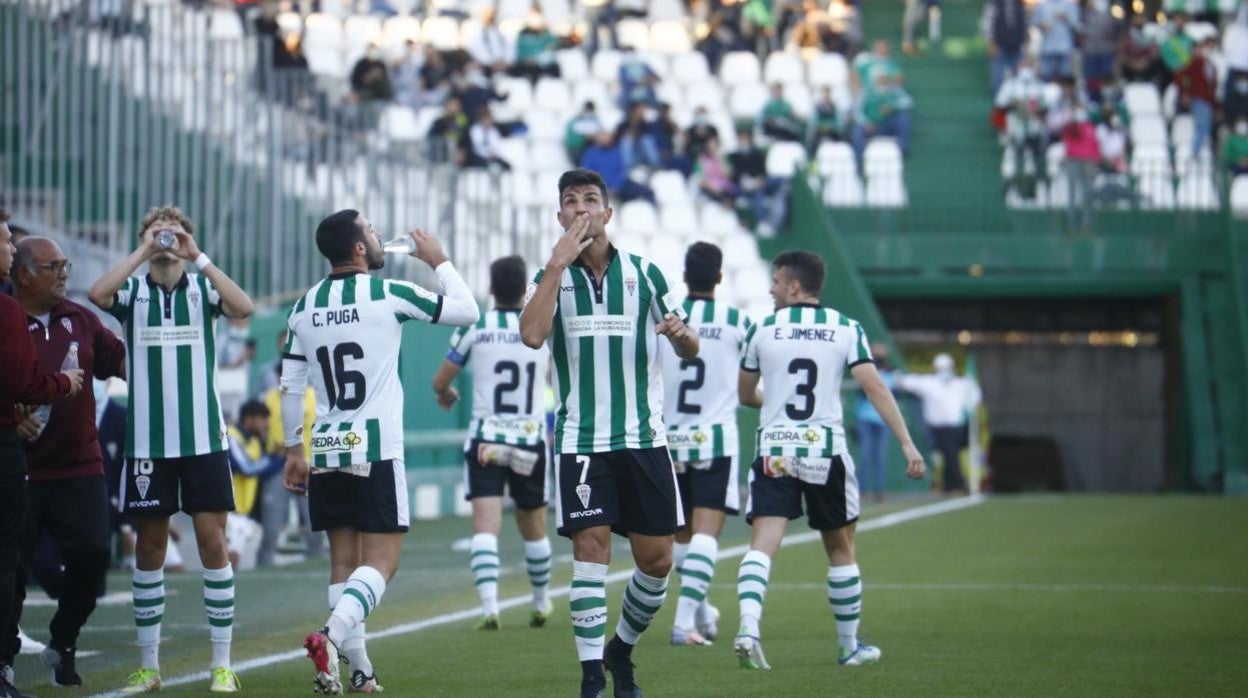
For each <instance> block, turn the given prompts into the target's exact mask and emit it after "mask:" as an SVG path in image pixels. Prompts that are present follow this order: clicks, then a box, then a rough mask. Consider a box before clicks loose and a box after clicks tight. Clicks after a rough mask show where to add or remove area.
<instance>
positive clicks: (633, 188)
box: [579, 133, 654, 203]
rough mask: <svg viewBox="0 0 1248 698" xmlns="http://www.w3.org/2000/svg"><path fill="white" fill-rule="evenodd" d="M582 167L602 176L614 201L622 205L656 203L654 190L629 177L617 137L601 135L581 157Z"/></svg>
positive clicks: (606, 134)
mask: <svg viewBox="0 0 1248 698" xmlns="http://www.w3.org/2000/svg"><path fill="white" fill-rule="evenodd" d="M579 164H580V166H581V167H583V168H585V169H587V170H593V171H595V172H597V173H598V174H599V175H601V176H602V181H603V182H604V183H605V184H606V185H607V190H608V191H609V192H610V196H611V198H613V199H616V200H618V201H619V202H620V203H625V202H627V201H632V200H633V199H644V200H646V201H649V202H650V203H654V190H653V189H651V188H650V187H648V186H646V185H644V184H641V183H640V182H635V181H633V180H631V179H629V177H628V167H627V166H626V165H625V164H624V155H623V154H622V153H621V152H620V146H619V144H618V143H616V142H615V137H614V136H613V135H612V134H610V133H603V134H599V135H598V137H597V138H595V139H594V140H593V141H592V142H591V145H590V146H589V147H588V148H586V149H585V152H584V153H583V154H582V155H581V161H580V163H579Z"/></svg>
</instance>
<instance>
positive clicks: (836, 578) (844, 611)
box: [828, 564, 862, 654]
mask: <svg viewBox="0 0 1248 698" xmlns="http://www.w3.org/2000/svg"><path fill="white" fill-rule="evenodd" d="M828 602H829V603H831V604H832V615H833V616H835V617H836V636H837V638H838V639H839V640H840V641H841V649H843V650H844V651H845V652H846V653H847V654H848V653H850V652H854V651H856V650H857V649H858V618H859V616H860V615H861V613H862V577H861V576H859V571H858V565H857V564H853V565H841V566H839V567H829V568H828Z"/></svg>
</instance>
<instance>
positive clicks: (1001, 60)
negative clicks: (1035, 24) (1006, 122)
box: [983, 0, 1027, 95]
mask: <svg viewBox="0 0 1248 698" xmlns="http://www.w3.org/2000/svg"><path fill="white" fill-rule="evenodd" d="M983 30H984V39H985V40H986V41H987V42H988V55H989V57H990V62H989V73H990V77H991V80H992V94H994V95H995V94H996V93H997V91H998V90H1000V89H1001V83H1002V82H1004V81H1005V78H1006V77H1007V76H1009V75H1013V74H1014V73H1015V72H1016V71H1017V70H1018V61H1019V59H1021V58H1022V57H1023V49H1024V47H1025V46H1026V45H1027V8H1026V7H1024V6H1023V0H988V2H986V3H984V15H983Z"/></svg>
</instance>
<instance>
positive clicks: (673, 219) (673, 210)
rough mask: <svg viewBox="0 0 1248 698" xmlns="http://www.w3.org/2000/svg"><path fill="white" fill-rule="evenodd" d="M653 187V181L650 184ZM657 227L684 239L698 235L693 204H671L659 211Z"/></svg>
mask: <svg viewBox="0 0 1248 698" xmlns="http://www.w3.org/2000/svg"><path fill="white" fill-rule="evenodd" d="M651 186H653V181H652V183H651ZM656 193H658V192H657V190H656ZM659 225H660V226H661V227H662V229H663V231H664V232H666V233H671V234H673V235H683V236H686V237H689V236H695V235H698V233H699V230H698V213H697V211H696V210H695V209H694V207H693V204H690V203H680V202H671V203H665V204H663V208H662V209H660V210H659Z"/></svg>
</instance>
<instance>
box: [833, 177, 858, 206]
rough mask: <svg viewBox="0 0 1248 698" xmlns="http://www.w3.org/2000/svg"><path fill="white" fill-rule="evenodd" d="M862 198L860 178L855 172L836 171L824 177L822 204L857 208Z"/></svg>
mask: <svg viewBox="0 0 1248 698" xmlns="http://www.w3.org/2000/svg"><path fill="white" fill-rule="evenodd" d="M862 200H863V191H862V180H861V179H858V175H857V174H851V173H848V172H838V173H836V174H833V175H831V176H829V177H827V178H825V179H824V182H823V205H824V206H831V207H837V206H841V207H850V208H857V207H859V206H862Z"/></svg>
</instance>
